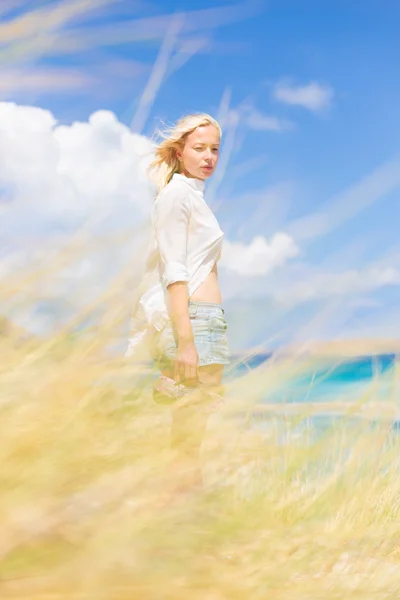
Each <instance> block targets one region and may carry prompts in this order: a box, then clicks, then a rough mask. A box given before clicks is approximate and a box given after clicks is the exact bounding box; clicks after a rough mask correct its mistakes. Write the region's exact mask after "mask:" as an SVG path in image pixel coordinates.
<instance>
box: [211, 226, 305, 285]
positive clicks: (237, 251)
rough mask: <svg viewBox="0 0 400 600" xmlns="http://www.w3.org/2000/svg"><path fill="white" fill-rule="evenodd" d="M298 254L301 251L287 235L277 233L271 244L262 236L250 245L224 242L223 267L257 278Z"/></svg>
mask: <svg viewBox="0 0 400 600" xmlns="http://www.w3.org/2000/svg"><path fill="white" fill-rule="evenodd" d="M298 254H299V249H298V248H297V246H296V245H295V243H294V241H293V239H292V238H291V237H290V236H288V235H287V234H286V233H276V234H275V235H274V236H273V238H272V239H271V241H270V243H268V242H267V240H266V239H265V238H264V237H262V236H257V237H255V238H254V239H253V241H252V242H251V243H250V244H248V245H245V244H242V243H241V242H229V241H228V240H224V249H223V253H222V257H221V266H222V267H225V268H226V269H229V270H230V271H233V272H235V273H237V274H239V275H241V276H244V277H257V276H262V275H266V274H267V273H270V272H271V271H273V270H274V269H276V268H277V267H280V266H282V265H283V264H284V263H285V262H286V261H288V260H289V259H291V258H293V257H295V256H297V255H298Z"/></svg>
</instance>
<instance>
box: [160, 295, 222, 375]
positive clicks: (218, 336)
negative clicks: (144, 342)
mask: <svg viewBox="0 0 400 600" xmlns="http://www.w3.org/2000/svg"><path fill="white" fill-rule="evenodd" d="M224 315H225V311H224V309H223V308H222V307H221V305H220V304H215V303H213V302H192V301H189V316H190V323H191V326H192V331H193V337H194V343H195V346H196V350H197V353H198V355H199V363H198V366H199V367H204V366H206V365H229V363H230V360H229V344H228V334H227V329H228V325H227V322H226V320H225V317H224ZM151 354H152V357H153V359H154V360H155V362H156V364H157V366H158V368H159V369H160V370H164V369H166V368H168V367H171V364H172V363H173V362H174V360H175V357H176V342H175V337H174V334H173V330H172V326H171V321H168V323H167V324H166V325H165V327H164V328H163V329H162V330H161V331H158V332H157V333H156V335H155V339H154V343H153V347H152V352H151Z"/></svg>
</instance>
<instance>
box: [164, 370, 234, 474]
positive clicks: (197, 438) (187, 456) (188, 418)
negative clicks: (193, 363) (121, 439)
mask: <svg viewBox="0 0 400 600" xmlns="http://www.w3.org/2000/svg"><path fill="white" fill-rule="evenodd" d="M223 369H224V365H207V366H204V367H199V368H198V374H199V383H200V384H201V386H202V390H201V391H199V389H198V388H193V394H194V395H195V394H199V393H201V394H207V388H209V389H210V391H211V390H213V389H214V388H215V387H216V386H217V387H218V386H220V385H221V381H222V373H223ZM206 406H207V398H204V402H200V403H198V402H196V398H193V403H191V402H190V400H189V401H188V402H187V403H186V404H184V405H183V406H179V405H178V406H176V407H173V408H172V426H171V446H172V448H174V450H176V451H177V453H178V457H179V459H181V460H183V461H185V463H186V465H187V467H188V468H189V469H190V470H191V472H192V476H193V483H194V484H200V483H201V470H200V464H199V459H200V449H201V444H202V442H203V438H204V434H205V431H206V427H207V421H208V417H209V413H207V411H206Z"/></svg>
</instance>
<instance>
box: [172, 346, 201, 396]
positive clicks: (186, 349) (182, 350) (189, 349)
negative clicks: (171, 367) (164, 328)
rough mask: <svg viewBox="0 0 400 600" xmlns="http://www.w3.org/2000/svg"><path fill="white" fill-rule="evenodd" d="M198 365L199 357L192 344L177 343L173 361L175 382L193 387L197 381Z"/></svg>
mask: <svg viewBox="0 0 400 600" xmlns="http://www.w3.org/2000/svg"><path fill="white" fill-rule="evenodd" d="M198 363H199V355H198V354H197V349H196V346H195V344H194V342H193V341H190V342H179V343H178V348H177V353H176V359H175V374H174V379H175V381H177V382H182V383H184V384H185V385H189V386H190V385H194V384H195V382H196V381H197V367H198Z"/></svg>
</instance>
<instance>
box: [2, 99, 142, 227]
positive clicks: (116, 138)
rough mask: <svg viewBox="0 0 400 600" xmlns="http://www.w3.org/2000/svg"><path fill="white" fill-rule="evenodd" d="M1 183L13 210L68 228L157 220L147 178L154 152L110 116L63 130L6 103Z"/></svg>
mask: <svg viewBox="0 0 400 600" xmlns="http://www.w3.org/2000/svg"><path fill="white" fill-rule="evenodd" d="M0 133H1V136H0V182H1V185H2V186H4V187H6V188H7V189H9V190H11V191H12V196H13V202H11V203H9V206H10V209H12V207H13V205H14V206H15V205H25V206H26V207H27V208H28V207H29V208H30V209H31V210H34V212H35V214H36V215H38V214H40V215H41V216H42V218H43V219H54V217H62V219H63V220H65V221H68V219H70V218H72V219H73V220H75V221H76V220H77V219H78V220H82V219H85V218H86V217H88V216H91V217H96V216H97V215H99V214H101V215H103V217H104V218H105V217H107V216H108V215H113V214H114V215H115V214H116V213H120V214H121V213H123V212H124V211H127V213H128V214H129V212H131V213H132V212H136V213H137V214H138V217H140V216H143V215H144V214H147V213H148V212H149V209H150V207H151V203H152V190H151V188H150V185H149V183H148V181H147V179H146V176H145V168H144V167H145V164H146V163H147V162H148V161H149V159H150V155H151V150H152V144H151V142H150V140H148V139H147V138H145V137H144V136H140V135H137V134H135V133H132V132H131V131H130V130H129V128H128V127H126V126H125V125H123V124H122V123H120V122H119V121H118V120H117V118H116V117H115V115H114V114H113V113H111V112H109V111H98V112H95V113H94V114H92V116H91V117H90V118H89V121H88V122H85V123H81V122H76V123H73V124H72V125H58V124H57V122H56V119H55V118H54V116H53V115H52V114H51V112H49V111H47V110H42V109H41V108H35V107H31V106H18V105H16V104H14V103H6V102H2V103H0Z"/></svg>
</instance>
